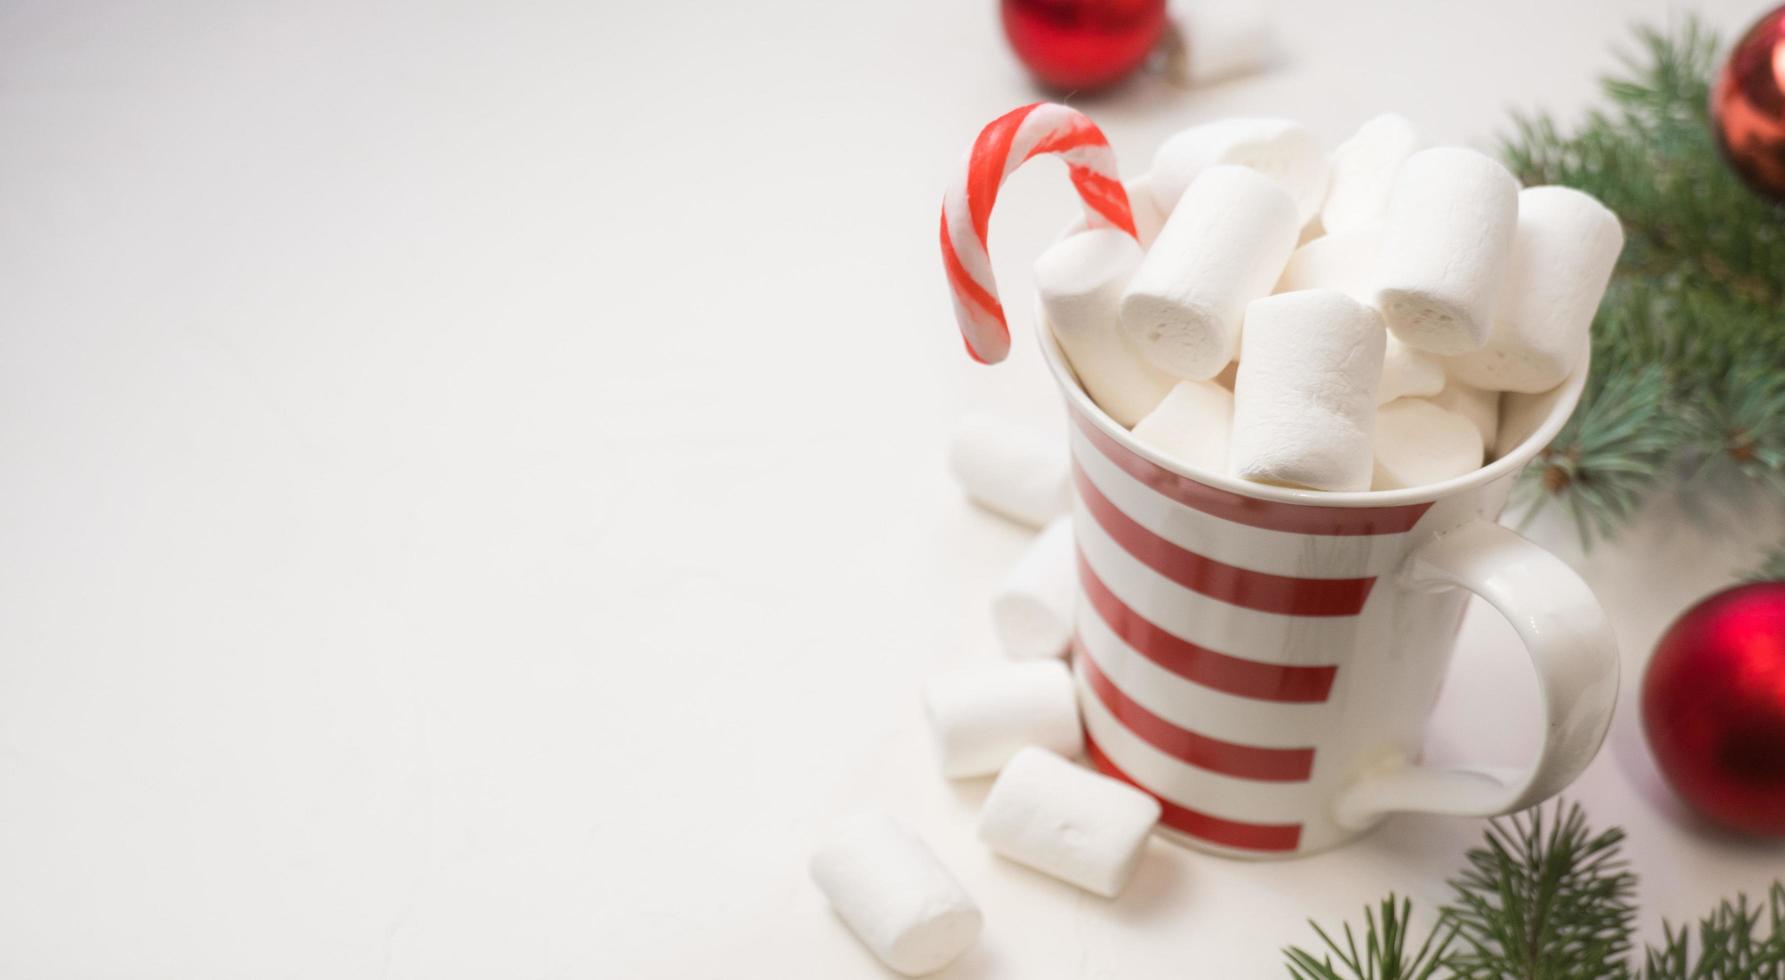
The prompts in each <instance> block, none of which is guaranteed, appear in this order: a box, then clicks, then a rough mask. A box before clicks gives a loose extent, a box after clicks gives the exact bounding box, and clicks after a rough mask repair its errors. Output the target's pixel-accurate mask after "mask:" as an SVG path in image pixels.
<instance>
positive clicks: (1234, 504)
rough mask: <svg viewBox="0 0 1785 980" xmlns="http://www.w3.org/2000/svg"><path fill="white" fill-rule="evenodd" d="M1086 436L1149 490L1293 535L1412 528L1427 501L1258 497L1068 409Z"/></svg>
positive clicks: (1428, 506) (1192, 506)
mask: <svg viewBox="0 0 1785 980" xmlns="http://www.w3.org/2000/svg"><path fill="white" fill-rule="evenodd" d="M1068 414H1070V415H1071V416H1072V421H1073V424H1074V425H1077V426H1078V429H1079V431H1080V432H1083V433H1084V434H1085V438H1086V439H1089V440H1090V441H1091V444H1092V445H1094V446H1096V447H1097V450H1098V451H1099V452H1101V453H1102V454H1103V455H1104V457H1105V458H1107V459H1108V460H1109V461H1110V462H1111V463H1114V464H1115V465H1116V466H1117V467H1119V468H1120V469H1121V470H1122V471H1123V472H1124V473H1127V474H1128V475H1129V476H1131V477H1133V478H1134V479H1135V480H1137V481H1139V482H1140V483H1143V484H1145V485H1146V486H1147V487H1148V488H1149V489H1151V490H1152V491H1153V492H1154V493H1157V494H1159V495H1160V496H1162V497H1165V498H1167V499H1170V500H1174V501H1176V502H1178V503H1180V504H1183V505H1184V506H1185V507H1188V508H1190V509H1191V510H1195V511H1200V512H1202V513H1204V514H1207V515H1209V516H1210V517H1219V518H1221V519H1222V520H1224V521H1232V522H1234V523H1235V524H1245V525H1247V526H1248V527H1258V528H1264V529H1265V530H1268V531H1287V532H1291V533H1294V534H1319V535H1327V536H1333V537H1350V536H1364V535H1377V534H1400V533H1402V532H1405V531H1408V530H1411V529H1412V527H1413V525H1415V524H1417V523H1419V519H1420V518H1421V517H1423V516H1425V512H1426V511H1427V510H1430V509H1431V506H1432V505H1431V503H1430V502H1426V503H1418V504H1402V505H1400V506H1396V507H1323V506H1320V505H1317V504H1286V503H1283V502H1281V501H1276V500H1260V499H1258V498H1257V497H1247V496H1243V495H1241V494H1237V493H1231V492H1229V491H1226V490H1221V489H1219V488H1216V487H1211V486H1208V485H1206V484H1202V483H1198V482H1196V481H1195V480H1192V479H1190V478H1189V477H1187V476H1182V475H1180V474H1177V473H1173V472H1172V471H1170V470H1168V469H1166V468H1164V467H1163V466H1160V465H1159V464H1157V463H1154V462H1153V461H1152V460H1149V459H1146V458H1145V457H1142V456H1138V455H1136V454H1135V453H1134V452H1132V451H1130V450H1129V449H1128V448H1127V447H1125V446H1123V445H1122V444H1121V443H1119V442H1117V441H1116V440H1115V439H1114V438H1112V437H1111V436H1110V435H1109V433H1107V432H1104V431H1103V430H1102V429H1100V428H1098V427H1097V423H1095V422H1093V421H1091V420H1090V419H1089V418H1086V417H1085V415H1084V413H1083V412H1081V411H1079V410H1078V409H1077V408H1076V407H1073V408H1071V410H1070V412H1069V413H1068Z"/></svg>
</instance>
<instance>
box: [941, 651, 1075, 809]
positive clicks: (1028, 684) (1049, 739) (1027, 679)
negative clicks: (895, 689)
mask: <svg viewBox="0 0 1785 980" xmlns="http://www.w3.org/2000/svg"><path fill="white" fill-rule="evenodd" d="M924 707H925V709H926V710H927V712H928V713H929V716H930V729H931V730H932V731H933V732H934V733H935V736H936V748H937V750H938V753H939V754H940V756H941V760H942V774H943V775H945V776H947V777H948V778H950V779H962V778H965V777H968V776H985V775H989V774H991V773H994V772H997V771H998V770H999V769H1000V768H1002V767H1003V765H1004V764H1005V763H1006V762H1009V761H1010V758H1011V756H1014V755H1016V753H1017V750H1019V749H1021V748H1022V747H1023V746H1025V745H1039V746H1042V747H1044V748H1048V749H1052V750H1054V751H1056V752H1060V753H1062V754H1065V755H1076V754H1077V753H1078V751H1079V750H1080V749H1081V748H1083V747H1084V733H1083V732H1082V731H1081V730H1080V728H1079V719H1078V699H1077V697H1076V696H1075V695H1074V694H1073V687H1072V675H1071V674H1070V673H1069V672H1068V671H1067V670H1066V665H1065V664H1064V663H1062V662H1060V661H1058V660H1030V661H1026V662H1023V663H996V664H983V665H980V666H975V667H967V668H964V669H961V670H956V671H953V672H950V673H947V674H942V675H940V676H938V677H932V678H930V680H929V683H927V684H925V685H924Z"/></svg>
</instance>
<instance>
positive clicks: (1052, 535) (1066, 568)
mask: <svg viewBox="0 0 1785 980" xmlns="http://www.w3.org/2000/svg"><path fill="white" fill-rule="evenodd" d="M1075 554H1076V552H1075V550H1074V548H1073V540H1072V518H1070V517H1065V516H1061V517H1056V518H1054V522H1053V523H1052V524H1049V525H1048V526H1047V528H1046V530H1043V531H1042V532H1041V534H1040V535H1039V536H1038V537H1036V539H1035V540H1034V541H1032V542H1030V543H1029V548H1028V550H1027V551H1024V552H1023V557H1021V558H1019V559H1018V560H1017V563H1016V565H1015V566H1014V567H1012V568H1011V570H1010V572H1009V573H1008V574H1006V575H1005V576H1004V581H1003V582H1002V583H1000V584H999V585H998V590H997V591H996V592H995V593H993V594H992V629H993V631H994V632H996V633H997V634H998V640H999V642H1000V643H1001V644H1002V645H1003V647H1004V655H1005V656H1006V657H1009V658H1010V659H1012V660H1038V659H1041V658H1043V657H1057V656H1060V655H1061V654H1063V653H1065V652H1066V645H1067V644H1068V643H1069V642H1071V640H1072V610H1073V607H1074V605H1075V604H1076V603H1077V601H1078V566H1077V563H1076V562H1075V560H1074V556H1075Z"/></svg>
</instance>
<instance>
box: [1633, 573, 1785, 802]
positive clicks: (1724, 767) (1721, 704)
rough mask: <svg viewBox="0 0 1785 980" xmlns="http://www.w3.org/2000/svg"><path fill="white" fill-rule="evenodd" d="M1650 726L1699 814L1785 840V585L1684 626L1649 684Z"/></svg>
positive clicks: (1703, 613)
mask: <svg viewBox="0 0 1785 980" xmlns="http://www.w3.org/2000/svg"><path fill="white" fill-rule="evenodd" d="M1642 724H1643V732H1644V734H1645V735H1647V736H1648V741H1649V750H1650V751H1652V752H1653V753H1654V754H1655V762H1656V763H1657V764H1658V765H1659V766H1660V768H1661V774H1662V775H1663V776H1665V777H1666V778H1667V782H1668V784H1669V785H1671V786H1672V787H1673V790H1674V792H1676V793H1678V794H1679V795H1680V797H1681V798H1682V799H1684V800H1685V801H1686V802H1687V803H1688V804H1690V805H1691V806H1692V807H1693V808H1694V809H1696V810H1697V811H1698V812H1700V813H1702V814H1704V815H1705V816H1706V817H1707V818H1709V819H1710V820H1711V821H1713V822H1715V823H1718V824H1721V825H1723V826H1725V827H1728V828H1731V829H1733V830H1739V831H1742V832H1744V833H1749V834H1760V835H1766V836H1773V835H1782V834H1785V582H1757V583H1754V584H1750V585H1738V586H1736V587H1735V588H1732V589H1727V590H1725V591H1723V592H1719V593H1717V594H1716V595H1714V596H1711V597H1710V598H1708V599H1706V600H1704V601H1703V602H1700V603H1699V604H1698V605H1696V606H1694V607H1692V608H1691V609H1689V610H1687V611H1686V613H1685V615H1683V616H1681V617H1680V618H1679V619H1677V620H1675V621H1674V623H1673V625H1672V626H1670V627H1668V628H1667V633H1666V635H1664V636H1662V637H1661V642H1660V644H1659V645H1658V646H1656V648H1655V656H1654V658H1653V659H1651V660H1650V661H1649V667H1648V673H1647V674H1646V675H1645V676H1644V678H1643V684H1642Z"/></svg>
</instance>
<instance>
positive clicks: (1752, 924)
mask: <svg viewBox="0 0 1785 980" xmlns="http://www.w3.org/2000/svg"><path fill="white" fill-rule="evenodd" d="M1763 917H1764V919H1763ZM1763 921H1764V922H1765V924H1766V926H1767V932H1766V934H1765V935H1756V934H1755V929H1756V927H1757V926H1759V925H1761V923H1762V922H1763ZM1663 931H1664V933H1665V934H1666V939H1665V941H1664V942H1663V943H1662V945H1661V947H1660V948H1658V949H1657V948H1656V947H1654V946H1650V947H1649V949H1648V956H1647V959H1646V961H1645V963H1644V969H1643V973H1642V977H1643V980H1785V882H1774V883H1773V887H1772V890H1771V892H1770V893H1769V894H1768V896H1767V904H1766V907H1765V908H1762V907H1759V906H1752V907H1751V906H1749V904H1748V898H1747V896H1745V895H1743V896H1739V897H1738V898H1737V899H1736V900H1735V902H1734V903H1733V904H1732V903H1730V902H1728V901H1724V902H1723V903H1721V904H1720V905H1718V906H1717V908H1716V910H1715V911H1713V912H1712V913H1711V914H1710V915H1708V916H1706V917H1705V918H1703V919H1700V920H1699V922H1698V933H1697V935H1698V952H1697V953H1696V955H1694V953H1693V951H1692V933H1691V932H1690V931H1689V930H1687V929H1686V928H1685V927H1683V926H1682V927H1680V928H1677V929H1676V928H1674V927H1673V926H1668V925H1664V926H1663Z"/></svg>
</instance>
